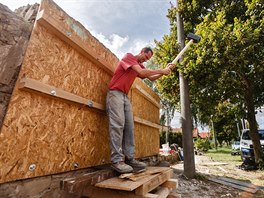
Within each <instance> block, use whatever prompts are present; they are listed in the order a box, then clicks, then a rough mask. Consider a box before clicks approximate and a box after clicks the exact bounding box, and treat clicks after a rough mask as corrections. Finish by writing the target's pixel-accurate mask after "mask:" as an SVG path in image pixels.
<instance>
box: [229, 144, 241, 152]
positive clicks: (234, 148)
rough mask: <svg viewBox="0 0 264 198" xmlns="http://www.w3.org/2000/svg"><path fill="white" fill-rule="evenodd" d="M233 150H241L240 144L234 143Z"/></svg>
mask: <svg viewBox="0 0 264 198" xmlns="http://www.w3.org/2000/svg"><path fill="white" fill-rule="evenodd" d="M231 146H232V150H235V151H237V150H240V142H234V143H233V144H232V145H231Z"/></svg>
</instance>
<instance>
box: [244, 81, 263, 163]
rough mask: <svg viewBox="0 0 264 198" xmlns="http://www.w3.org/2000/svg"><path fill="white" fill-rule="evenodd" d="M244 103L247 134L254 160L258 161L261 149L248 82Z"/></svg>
mask: <svg viewBox="0 0 264 198" xmlns="http://www.w3.org/2000/svg"><path fill="white" fill-rule="evenodd" d="M245 103H246V108H247V119H248V122H249V129H250V130H249V136H250V138H251V140H252V143H253V148H254V155H255V162H256V163H259V162H260V160H261V159H262V158H263V151H262V148H261V144H260V139H259V134H258V128H257V121H256V114H255V106H254V93H253V87H252V85H251V83H250V82H247V91H246V92H245Z"/></svg>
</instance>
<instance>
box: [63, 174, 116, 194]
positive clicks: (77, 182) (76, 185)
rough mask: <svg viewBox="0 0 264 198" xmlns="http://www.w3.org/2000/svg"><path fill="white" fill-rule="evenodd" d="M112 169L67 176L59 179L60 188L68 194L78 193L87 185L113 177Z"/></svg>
mask: <svg viewBox="0 0 264 198" xmlns="http://www.w3.org/2000/svg"><path fill="white" fill-rule="evenodd" d="M115 176H116V175H115V173H114V171H113V170H99V171H95V172H91V173H85V174H83V175H78V176H77V177H74V178H67V179H64V180H62V181H61V184H60V186H61V190H63V191H65V192H67V193H68V194H75V195H80V193H82V192H83V190H84V189H85V188H87V187H88V186H92V185H95V184H96V183H98V182H101V181H103V180H106V179H109V178H112V177H115Z"/></svg>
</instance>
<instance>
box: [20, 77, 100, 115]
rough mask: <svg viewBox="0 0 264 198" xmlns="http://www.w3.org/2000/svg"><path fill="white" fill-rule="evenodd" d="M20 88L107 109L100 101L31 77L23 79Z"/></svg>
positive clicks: (90, 106) (95, 107)
mask: <svg viewBox="0 0 264 198" xmlns="http://www.w3.org/2000/svg"><path fill="white" fill-rule="evenodd" d="M19 89H21V90H27V91H33V92H39V93H42V94H46V95H48V96H50V97H54V98H58V99H62V100H64V101H70V102H74V103H78V104H82V105H85V106H87V107H89V108H94V109H98V110H101V111H105V107H104V106H103V105H101V104H99V103H96V102H94V101H92V100H89V99H86V98H83V97H80V96H78V95H75V94H72V93H70V92H67V91H64V90H62V89H60V88H56V87H53V86H50V85H47V84H44V83H42V82H40V81H37V80H34V79H30V78H23V79H21V81H20V84H19Z"/></svg>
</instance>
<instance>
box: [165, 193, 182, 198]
mask: <svg viewBox="0 0 264 198" xmlns="http://www.w3.org/2000/svg"><path fill="white" fill-rule="evenodd" d="M181 197H182V196H181V195H180V194H178V193H175V192H172V193H170V194H169V195H168V197H167V198H181Z"/></svg>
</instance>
